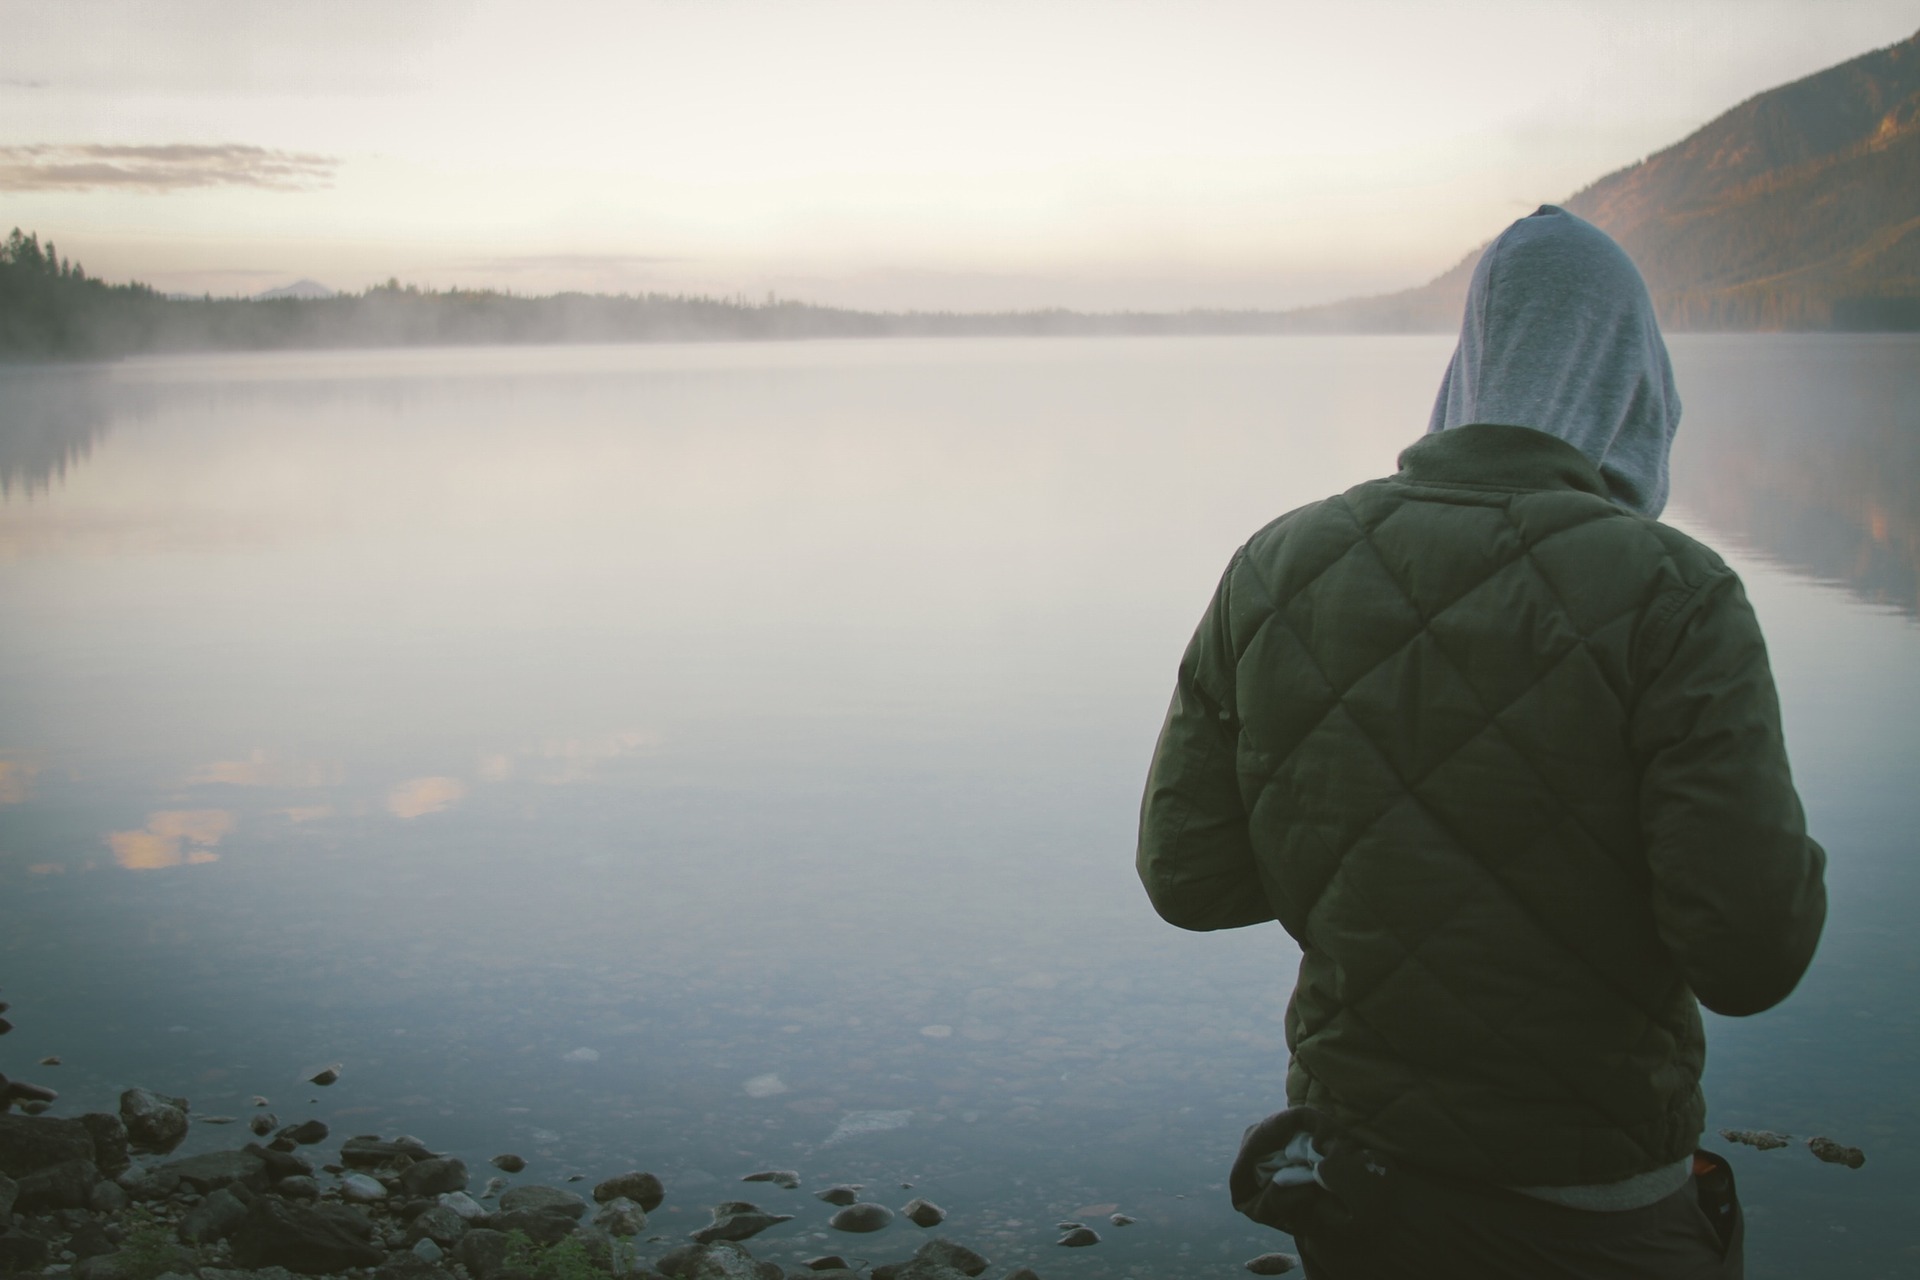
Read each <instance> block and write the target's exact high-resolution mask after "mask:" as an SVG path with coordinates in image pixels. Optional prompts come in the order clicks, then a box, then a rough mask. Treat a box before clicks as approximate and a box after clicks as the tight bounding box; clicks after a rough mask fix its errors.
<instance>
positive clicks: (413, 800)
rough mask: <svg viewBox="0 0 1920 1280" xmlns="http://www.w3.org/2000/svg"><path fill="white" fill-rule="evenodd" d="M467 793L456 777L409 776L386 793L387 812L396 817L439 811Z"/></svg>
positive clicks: (464, 784)
mask: <svg viewBox="0 0 1920 1280" xmlns="http://www.w3.org/2000/svg"><path fill="white" fill-rule="evenodd" d="M466 794H467V784H466V783H464V782H462V781H460V779H458V778H410V779H408V780H407V781H405V782H403V783H401V784H400V785H399V786H397V787H395V788H394V789H393V790H392V791H389V792H388V793H387V812H388V813H391V814H392V815H393V816H394V817H396V818H418V817H422V816H424V815H426V814H429V813H439V812H440V811H441V810H442V809H445V808H447V807H448V806H449V805H453V804H456V803H458V802H459V801H460V800H462V799H464V798H465V796H466Z"/></svg>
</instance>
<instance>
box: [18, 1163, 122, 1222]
mask: <svg viewBox="0 0 1920 1280" xmlns="http://www.w3.org/2000/svg"><path fill="white" fill-rule="evenodd" d="M19 1181H20V1191H19V1194H18V1195H17V1196H16V1197H15V1198H14V1202H13V1207H14V1208H15V1209H16V1210H17V1211H19V1212H21V1213H45V1212H47V1211H48V1210H51V1209H84V1208H86V1207H87V1197H88V1195H89V1194H90V1193H91V1192H92V1191H93V1184H94V1183H96V1182H98V1181H100V1171H99V1170H98V1169H96V1168H94V1167H93V1161H91V1160H63V1161H61V1162H60V1163H59V1164H56V1165H50V1166H48V1167H47V1168H45V1169H39V1170H36V1171H35V1172H33V1173H30V1174H28V1175H27V1176H26V1177H24V1178H21V1179H20V1180H19Z"/></svg>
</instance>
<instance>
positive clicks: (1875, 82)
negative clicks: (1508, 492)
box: [1290, 34, 1920, 331]
mask: <svg viewBox="0 0 1920 1280" xmlns="http://www.w3.org/2000/svg"><path fill="white" fill-rule="evenodd" d="M1560 203H1561V205H1562V207H1564V208H1566V209H1567V210H1569V211H1570V212H1573V213H1577V214H1579V215H1580V216H1581V217H1583V218H1586V219H1587V220H1588V221H1590V222H1592V223H1594V224H1595V225H1596V226H1599V227H1600V228H1601V229H1603V230H1604V231H1606V232H1607V233H1608V234H1609V235H1611V236H1612V237H1613V238H1614V239H1616V240H1618V241H1619V242H1620V244H1621V245H1622V246H1623V247H1624V248H1625V249H1626V250H1627V252H1628V253H1630V254H1632V255H1633V259H1634V261H1635V262H1637V263H1638V264H1639V266H1640V270H1641V272H1642V274H1644V275H1645V276H1646V279H1647V287H1648V288H1649V289H1650V290H1651V291H1652V293H1653V299H1654V303H1655V305H1656V306H1657V307H1658V308H1659V311H1660V319H1661V322H1662V323H1663V324H1665V325H1668V326H1670V327H1673V328H1678V329H1826V328H1840V329H1881V328H1899V329H1916V328H1920V34H1916V35H1914V36H1912V37H1910V38H1909V39H1906V40H1903V41H1901V42H1900V43H1899V44H1895V45H1890V46H1888V47H1887V48H1885V49H1876V50H1875V51H1873V52H1872V53H1868V54H1863V55H1862V56H1860V57H1858V58H1854V59H1852V60H1851V61H1848V62H1843V63H1841V64H1840V65H1839V66H1837V67H1830V68H1828V69H1827V70H1825V71H1821V72H1817V73H1815V74H1814V75H1810V76H1808V77H1806V78H1805V79H1802V80H1796V81H1794V82H1793V83H1791V84H1786V85H1782V86H1780V87H1779V88H1777V89H1770V90H1768V91H1767V92H1765V93H1762V94H1758V95H1756V96H1754V97H1752V98H1749V99H1747V100H1746V101H1745V102H1743V103H1741V104H1740V105H1739V106H1737V107H1735V108H1733V109H1732V110H1731V111H1728V112H1727V113H1726V114H1724V115H1722V116H1720V117H1718V118H1717V119H1715V120H1713V121H1712V122H1711V123H1709V124H1707V125H1706V126H1705V127H1704V128H1702V129H1700V130H1699V131H1698V132H1696V133H1693V134H1692V135H1690V136H1688V137H1686V138H1683V139H1682V140H1681V141H1679V142H1677V143H1675V144H1674V145H1673V146H1670V147H1668V148H1666V149H1665V150H1664V151H1660V152H1656V153H1655V154H1653V155H1651V156H1648V157H1647V158H1646V159H1645V160H1642V161H1641V162H1640V163H1638V164H1634V165H1629V166H1628V167H1626V168H1624V169H1621V170H1619V171H1618V172H1616V173H1610V174H1608V175H1607V176H1606V177H1604V178H1601V179H1600V180H1599V181H1598V182H1595V183H1594V184H1593V185H1592V186H1590V187H1587V188H1586V189H1585V190H1583V191H1579V192H1576V193H1575V194H1574V195H1572V196H1570V197H1568V198H1567V199H1566V200H1563V201H1561V202H1560ZM1485 247H1486V246H1485V245H1482V246H1480V248H1479V249H1475V250H1474V251H1473V252H1472V253H1470V254H1468V255H1467V256H1466V257H1465V258H1463V259H1462V260H1461V261H1460V262H1459V263H1458V264H1457V265H1456V266H1454V267H1453V268H1452V269H1451V270H1449V271H1447V272H1446V273H1444V274H1443V275H1441V276H1439V277H1438V278H1436V279H1434V280H1433V281H1431V282H1429V283H1428V284H1425V285H1422V286H1421V287H1419V288H1417V289H1409V290H1406V291H1404V292H1401V293H1395V294H1387V295H1384V296H1380V297H1373V298H1357V299H1353V300H1351V301H1347V302H1336V303H1330V304H1328V305H1325V306H1320V307H1309V308H1304V309H1302V310H1300V311H1295V312H1292V313H1290V316H1291V318H1292V319H1293V320H1294V321H1295V324H1296V326H1297V327H1299V328H1305V329H1328V330H1347V331H1353V330H1362V331H1379V330H1388V331H1419V330H1448V331H1450V330H1452V329H1454V328H1456V327H1458V325H1459V323H1460V308H1461V304H1462V303H1463V301H1464V300H1465V298H1466V292H1467V283H1468V281H1469V280H1470V279H1471V278H1472V275H1473V267H1474V264H1475V263H1476V262H1477V261H1478V260H1479V257H1480V253H1481V250H1482V249H1484V248H1485Z"/></svg>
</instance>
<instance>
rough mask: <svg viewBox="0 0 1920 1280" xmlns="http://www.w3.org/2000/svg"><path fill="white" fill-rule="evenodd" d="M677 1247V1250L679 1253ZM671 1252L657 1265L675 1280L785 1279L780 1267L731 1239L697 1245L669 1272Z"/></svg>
mask: <svg viewBox="0 0 1920 1280" xmlns="http://www.w3.org/2000/svg"><path fill="white" fill-rule="evenodd" d="M679 1252H680V1251H679V1250H675V1253H679ZM670 1257H674V1254H668V1255H667V1256H666V1257H663V1258H661V1259H660V1261H659V1263H658V1264H657V1265H658V1267H659V1269H660V1271H661V1272H662V1273H663V1274H665V1275H668V1276H673V1277H675V1280H783V1275H782V1272H781V1270H780V1267H779V1266H778V1265H777V1264H775V1263H772V1262H762V1261H760V1260H759V1259H757V1258H755V1257H754V1256H753V1255H752V1254H750V1253H748V1252H747V1251H746V1250H745V1249H742V1248H741V1247H740V1246H739V1245H737V1244H734V1243H732V1242H731V1241H727V1240H722V1241H718V1242H716V1243H714V1244H701V1245H693V1246H691V1247H690V1249H689V1250H688V1251H687V1252H686V1253H685V1254H684V1255H682V1256H681V1258H680V1259H679V1260H678V1263H679V1265H678V1269H677V1270H674V1271H668V1270H667V1268H666V1263H667V1258H670Z"/></svg>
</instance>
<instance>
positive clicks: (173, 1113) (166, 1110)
mask: <svg viewBox="0 0 1920 1280" xmlns="http://www.w3.org/2000/svg"><path fill="white" fill-rule="evenodd" d="M187 1110H188V1103H187V1100H186V1099H185V1098H171V1097H168V1096H167V1095H165V1094H161V1093H155V1092H153V1091H152V1090H151V1089H129V1090H127V1091H126V1092H125V1093H123V1094H121V1095H120V1120H121V1123H123V1124H125V1125H126V1126H127V1145H128V1147H130V1148H131V1149H132V1150H134V1151H145V1152H152V1153H153V1154H156V1155H164V1154H165V1153H167V1152H169V1151H171V1150H173V1149H174V1148H175V1147H177V1146H179V1145H180V1141H181V1139H183V1138H185V1137H186V1136H187Z"/></svg>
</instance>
